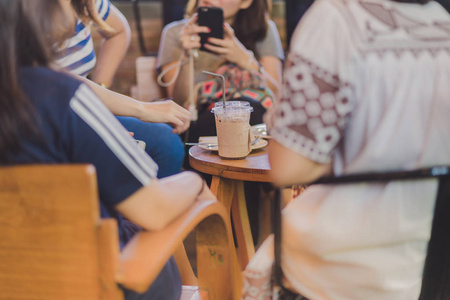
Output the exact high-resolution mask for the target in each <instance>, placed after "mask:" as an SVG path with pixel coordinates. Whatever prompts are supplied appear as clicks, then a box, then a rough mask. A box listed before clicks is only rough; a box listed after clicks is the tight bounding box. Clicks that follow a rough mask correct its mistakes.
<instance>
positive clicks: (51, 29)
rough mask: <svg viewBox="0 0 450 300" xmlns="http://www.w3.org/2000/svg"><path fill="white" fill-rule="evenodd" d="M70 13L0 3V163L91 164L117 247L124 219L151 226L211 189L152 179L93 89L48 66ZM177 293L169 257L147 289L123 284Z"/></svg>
mask: <svg viewBox="0 0 450 300" xmlns="http://www.w3.org/2000/svg"><path fill="white" fill-rule="evenodd" d="M72 18H73V14H72V13H70V11H69V13H64V12H63V10H62V9H61V6H60V5H59V1H58V0H33V1H29V0H6V1H0V52H1V53H2V55H1V56H0V91H1V93H0V107H1V109H0V128H1V130H0V165H16V164H39V163H46V164H58V163H89V164H92V165H94V166H95V168H96V172H97V180H98V182H97V183H98V191H99V199H100V207H101V215H102V217H114V218H115V219H116V220H117V221H118V225H119V234H120V243H121V245H124V244H125V243H127V241H128V240H129V238H130V236H131V235H132V233H133V232H130V231H129V230H128V229H129V228H128V227H127V226H126V225H125V223H124V220H123V218H127V219H128V220H130V221H131V222H133V223H135V224H137V225H139V226H141V227H142V228H143V229H144V230H158V229H160V228H163V227H165V226H166V225H167V224H168V223H170V222H171V221H173V220H174V219H176V218H177V217H178V216H179V215H180V214H181V213H182V212H184V211H185V210H186V209H187V208H189V207H190V206H191V205H192V204H193V203H194V202H195V201H197V200H199V199H214V195H213V194H212V193H211V192H210V190H209V189H208V187H207V186H206V185H205V184H204V182H203V180H202V179H201V178H200V176H199V175H197V174H195V173H192V172H183V173H179V174H176V175H173V176H170V177H166V178H164V179H157V178H156V173H157V170H158V168H157V166H156V164H155V162H154V161H153V160H152V158H151V157H149V156H148V155H147V154H146V153H145V152H144V151H143V150H142V149H140V148H139V147H138V146H137V145H136V143H135V142H134V140H133V139H132V137H131V136H130V135H129V133H128V132H127V130H126V129H125V128H124V127H123V126H122V125H121V124H120V123H119V121H118V120H117V118H115V117H114V116H113V115H112V114H111V112H110V111H109V110H108V108H106V106H105V105H104V104H103V102H102V101H101V100H100V99H99V98H98V97H97V96H96V95H95V93H94V92H93V91H92V90H91V89H90V88H89V87H88V86H87V85H86V84H84V83H82V82H81V81H79V80H77V79H75V78H74V77H73V76H71V75H69V74H66V73H63V72H57V71H55V70H53V69H51V67H50V66H52V65H54V61H53V59H52V57H53V56H52V55H51V54H52V53H51V50H52V49H53V47H51V45H55V42H56V41H57V40H58V39H56V38H54V37H55V36H58V35H59V34H60V33H61V32H65V31H64V30H65V29H66V28H67V26H71V24H73V23H71V22H70V21H73V20H72ZM54 24H60V26H54ZM63 25H64V26H63ZM62 26H63V28H61V27H62ZM61 29H63V30H61ZM52 33H54V35H53V34H52ZM180 292H181V281H180V275H179V273H178V269H177V267H176V265H175V263H174V261H173V259H171V260H170V261H168V262H167V264H166V265H165V267H164V269H163V270H162V272H161V274H160V275H159V276H158V278H157V279H156V280H155V282H154V283H153V285H152V286H151V287H150V289H149V290H148V291H147V292H146V293H144V294H136V293H134V292H132V291H129V290H125V295H126V299H127V300H131V299H133V300H138V299H142V300H144V299H154V300H160V299H172V300H178V299H179V297H180Z"/></svg>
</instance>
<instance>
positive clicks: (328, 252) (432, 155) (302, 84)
mask: <svg viewBox="0 0 450 300" xmlns="http://www.w3.org/2000/svg"><path fill="white" fill-rule="evenodd" d="M449 29H450V16H449V15H448V13H447V12H446V11H445V10H444V9H443V8H442V7H441V6H440V5H439V4H437V3H435V2H430V3H428V4H426V5H423V6H421V5H418V4H405V3H398V2H393V1H386V0H361V1H357V0H318V1H316V2H315V4H314V5H313V6H312V8H311V9H310V10H309V11H308V12H307V14H306V15H305V16H304V17H303V19H302V21H301V22H300V25H299V26H298V28H297V30H296V31H295V33H294V36H293V40H292V42H291V47H292V48H291V51H290V54H289V56H288V58H287V61H286V68H285V73H284V83H283V93H284V95H283V97H282V99H281V101H280V103H279V104H278V105H277V107H276V110H275V112H274V113H273V120H274V124H273V128H272V129H271V135H272V137H273V138H274V139H275V140H276V141H278V142H279V143H281V144H282V145H284V146H286V147H288V148H290V149H292V150H294V151H295V152H297V153H299V154H300V155H303V156H306V157H308V158H310V159H311V160H313V161H316V162H319V163H327V162H331V163H332V165H333V168H334V172H335V173H336V174H337V175H340V174H349V173H361V172H369V171H380V172H382V171H389V170H407V169H413V168H418V167H422V166H431V165H438V164H450V155H449V153H450V118H449V117H448V116H449V115H450V102H449V95H450V30H449ZM436 186H437V184H436V182H435V181H433V180H427V181H421V182H414V181H410V182H396V183H386V184H371V185H368V184H359V185H342V186H337V187H331V186H311V187H308V188H307V189H306V190H305V191H304V192H303V193H302V194H301V195H300V196H299V197H298V198H297V199H295V200H294V201H293V202H291V203H290V204H289V205H288V206H287V208H286V209H285V210H284V212H283V226H284V231H283V234H284V240H283V246H282V247H283V256H282V257H283V261H282V266H283V271H284V274H285V276H286V278H287V280H288V282H289V283H290V284H291V285H292V287H294V288H295V289H296V290H297V291H299V292H300V293H301V294H303V295H304V296H306V297H308V298H310V299H311V300H331V299H332V300H340V299H355V300H360V299H364V300H380V299H382V300H385V299H389V300H390V299H392V300H411V299H417V298H418V295H419V291H420V287H421V286H420V285H421V274H422V269H423V265H424V259H425V255H426V248H427V244H428V240H429V237H430V230H431V221H432V214H433V208H434V200H435V194H436ZM264 259H266V260H267V261H271V257H270V256H269V255H268V254H267V253H265V252H264V251H258V252H257V253H256V255H255V260H258V261H263V260H264ZM248 271H251V265H249V270H248Z"/></svg>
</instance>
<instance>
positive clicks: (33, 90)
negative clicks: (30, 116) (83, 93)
mask: <svg viewBox="0 0 450 300" xmlns="http://www.w3.org/2000/svg"><path fill="white" fill-rule="evenodd" d="M19 74H20V75H19V76H20V84H21V86H22V89H23V90H24V92H25V93H26V94H27V95H28V97H30V98H32V99H34V100H36V101H39V100H43V99H48V98H55V100H56V98H58V99H60V100H64V99H65V100H66V101H69V100H70V99H71V98H72V97H73V95H74V94H75V92H76V91H77V90H78V88H79V87H80V85H81V81H79V80H78V79H76V78H74V77H73V76H70V75H68V74H66V73H64V72H57V71H54V70H52V69H50V68H44V67H25V68H21V69H20V73H19Z"/></svg>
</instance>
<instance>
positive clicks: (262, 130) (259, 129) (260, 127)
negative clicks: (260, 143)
mask: <svg viewBox="0 0 450 300" xmlns="http://www.w3.org/2000/svg"><path fill="white" fill-rule="evenodd" d="M250 130H251V131H250V132H251V133H252V134H253V135H256V136H259V135H260V136H261V137H262V138H263V139H270V136H269V135H268V134H267V126H266V124H264V123H262V124H257V125H253V126H252V128H251V129H250Z"/></svg>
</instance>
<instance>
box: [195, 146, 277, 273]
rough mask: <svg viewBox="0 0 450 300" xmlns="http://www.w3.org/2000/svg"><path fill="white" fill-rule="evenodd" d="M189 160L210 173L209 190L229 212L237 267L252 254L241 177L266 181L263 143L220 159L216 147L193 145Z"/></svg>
mask: <svg viewBox="0 0 450 300" xmlns="http://www.w3.org/2000/svg"><path fill="white" fill-rule="evenodd" d="M189 163H190V165H191V166H192V168H194V169H195V170H197V171H199V172H202V173H206V174H209V175H212V182H211V191H212V192H213V193H214V195H216V197H217V200H218V201H220V202H222V203H223V204H224V205H225V206H226V207H227V208H228V210H229V211H230V212H231V215H232V222H233V225H234V229H235V233H236V240H237V243H238V246H239V247H238V258H239V263H240V267H241V270H243V269H244V268H245V266H246V265H247V263H248V261H249V260H250V258H251V257H252V256H253V255H254V254H255V246H254V243H253V237H252V233H251V230H250V223H249V220H248V213H247V205H246V201H245V193H244V181H256V182H270V178H269V171H270V164H269V158H268V155H267V149H266V147H264V148H262V149H258V150H253V151H252V152H251V153H250V154H249V155H248V156H247V157H246V158H244V159H224V158H221V157H220V156H219V155H218V154H217V152H216V151H211V150H205V149H202V148H200V147H198V146H193V147H192V148H191V149H190V150H189Z"/></svg>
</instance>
